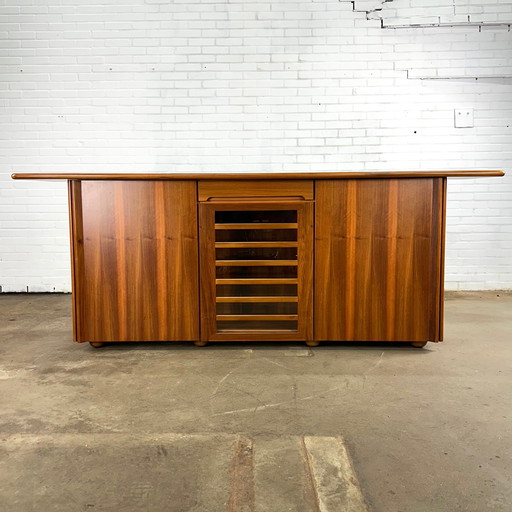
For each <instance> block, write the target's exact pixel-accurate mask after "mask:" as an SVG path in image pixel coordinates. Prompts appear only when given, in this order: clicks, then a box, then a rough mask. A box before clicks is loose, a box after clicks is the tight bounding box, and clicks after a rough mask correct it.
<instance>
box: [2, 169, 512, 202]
mask: <svg viewBox="0 0 512 512" xmlns="http://www.w3.org/2000/svg"><path fill="white" fill-rule="evenodd" d="M504 175H505V173H504V172H503V171H501V170H487V169H486V170H473V169H472V170H446V171H341V172H336V171H329V172H316V171H313V172H285V173H282V172H259V173H251V172H243V173H163V174H162V173H69V172H62V173H47V172H44V173H20V172H16V173H14V174H12V175H11V177H12V179H14V180H94V181H97V180H116V181H117V180H144V181H148V180H179V181H181V180H201V181H203V180H229V181H233V180H243V181H244V182H247V181H251V180H273V181H274V180H276V181H278V180H283V179H284V180H307V179H311V180H336V179H340V180H344V179H353V178H361V179H372V178H450V177H453V178H461V177H467V178H473V177H478V176H481V177H488V176H504ZM289 186H290V185H289V182H288V183H287V187H288V188H287V192H289V193H290V191H289ZM279 195H282V189H281V190H280V191H279ZM308 199H311V198H309V197H308Z"/></svg>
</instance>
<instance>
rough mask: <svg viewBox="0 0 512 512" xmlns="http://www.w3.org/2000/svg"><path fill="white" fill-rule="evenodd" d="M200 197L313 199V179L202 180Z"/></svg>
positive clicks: (208, 199) (202, 198)
mask: <svg viewBox="0 0 512 512" xmlns="http://www.w3.org/2000/svg"><path fill="white" fill-rule="evenodd" d="M198 197H199V201H210V200H212V199H219V200H225V199H227V198H237V197H238V198H239V197H253V198H258V199H261V198H273V197H293V198H296V199H308V200H311V199H313V180H274V181H272V180H267V179H264V180H245V181H243V182H241V181H240V180H213V181H212V180H200V181H199V183H198Z"/></svg>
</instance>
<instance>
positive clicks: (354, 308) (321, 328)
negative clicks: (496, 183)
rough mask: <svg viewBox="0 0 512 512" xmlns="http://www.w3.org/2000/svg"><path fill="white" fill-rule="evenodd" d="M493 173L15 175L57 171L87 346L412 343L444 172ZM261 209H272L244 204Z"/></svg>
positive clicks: (78, 331) (431, 312) (439, 273)
mask: <svg viewBox="0 0 512 512" xmlns="http://www.w3.org/2000/svg"><path fill="white" fill-rule="evenodd" d="M503 174H504V173H503V172H502V171H414V172H403V171H400V172H340V173H274V174H273V173H248V174H201V173H199V174H15V175H13V178H15V179H68V180H69V181H68V187H69V209H70V230H71V257H72V269H73V270H72V285H73V336H74V339H75V340H76V341H79V342H91V345H92V346H95V347H96V346H101V345H102V344H103V342H110V341H174V340H180V341H181V340H183V341H184V340H191V341H194V342H195V343H196V344H197V345H204V344H206V343H207V342H208V341H229V340H233V341H235V340H240V341H262V340H274V341H281V340H303V341H305V342H306V343H307V344H308V345H309V346H316V345H317V344H318V343H319V342H320V341H333V340H336V341H337V340H340V341H404V342H410V343H412V344H413V346H417V347H420V346H423V345H424V344H425V342H427V341H440V340H442V337H443V272H444V236H445V232H444V231H445V216H446V214H445V206H446V181H447V180H446V178H447V177H476V176H484V177H489V176H503ZM198 200H201V201H200V202H199V203H198ZM314 205H315V206H314ZM198 208H199V210H200V223H199V224H200V228H201V229H200V236H198V230H199V226H198V216H197V211H198ZM295 210H296V212H295ZM236 211H238V212H239V213H238V214H237V215H238V217H237V218H235V219H234V220H233V219H232V220H229V219H230V215H231V216H232V212H236ZM240 211H241V213H242V214H241V215H239V214H240ZM258 211H265V215H266V216H267V217H268V218H265V219H263V218H256V219H254V218H251V215H253V214H254V212H258ZM272 211H274V212H273V213H271V214H270V213H269V212H272ZM313 211H314V212H315V213H314V217H315V240H314V241H313ZM216 212H220V213H219V218H218V219H217V220H216V218H215V216H216ZM230 212H231V213H230ZM244 212H245V213H244ZM248 212H251V213H250V214H249V213H248ZM272 230H275V232H274V233H273V234H272ZM247 231H250V234H248V233H247ZM276 233H277V234H279V236H278V235H276ZM286 233H288V235H287V234H286ZM290 233H291V234H290ZM292 235H293V236H292ZM198 251H200V254H201V262H200V267H201V273H200V279H199V262H198V258H199V256H198ZM274 253H275V254H274ZM313 254H314V256H315V258H314V265H315V268H314V278H315V282H314V286H313ZM313 288H314V291H313ZM219 290H222V291H219ZM241 290H251V291H250V292H246V291H241ZM313 294H314V315H313ZM199 301H201V311H200V308H199V306H200V304H199ZM200 324H201V329H200ZM313 324H314V325H313ZM248 325H250V326H252V328H249V327H247V326H248ZM244 326H245V327H244ZM313 327H314V332H313Z"/></svg>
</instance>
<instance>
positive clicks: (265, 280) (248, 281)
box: [215, 277, 299, 284]
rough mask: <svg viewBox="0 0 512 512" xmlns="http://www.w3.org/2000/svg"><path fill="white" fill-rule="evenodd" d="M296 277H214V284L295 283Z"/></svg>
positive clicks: (296, 281)
mask: <svg viewBox="0 0 512 512" xmlns="http://www.w3.org/2000/svg"><path fill="white" fill-rule="evenodd" d="M298 281H299V280H298V279H297V278H296V277H287V278H280V277H276V278H274V279H273V278H267V277H250V278H249V277H247V278H238V279H216V280H215V284H297V283H298Z"/></svg>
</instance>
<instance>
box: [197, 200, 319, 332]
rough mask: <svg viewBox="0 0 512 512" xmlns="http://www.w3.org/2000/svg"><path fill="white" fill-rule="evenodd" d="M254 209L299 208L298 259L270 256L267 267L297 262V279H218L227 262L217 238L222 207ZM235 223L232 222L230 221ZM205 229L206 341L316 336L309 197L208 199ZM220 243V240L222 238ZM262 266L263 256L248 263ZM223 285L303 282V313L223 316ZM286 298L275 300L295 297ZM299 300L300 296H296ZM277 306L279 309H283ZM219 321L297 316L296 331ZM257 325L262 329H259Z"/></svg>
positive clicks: (202, 209) (202, 217)
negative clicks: (219, 289) (232, 326)
mask: <svg viewBox="0 0 512 512" xmlns="http://www.w3.org/2000/svg"><path fill="white" fill-rule="evenodd" d="M230 210H232V211H240V210H242V211H250V210H256V211H260V210H270V211H279V210H296V211H297V222H296V223H294V224H293V226H291V225H290V226H289V227H293V228H296V229H297V241H296V244H297V251H298V255H299V257H298V260H296V261H293V262H290V261H289V260H269V261H268V265H266V266H267V267H269V266H276V265H277V263H276V261H279V262H280V263H281V265H280V266H297V276H298V277H297V278H286V277H282V278H280V277H275V278H266V277H262V278H251V277H244V278H242V277H241V278H217V277H216V267H217V266H222V265H224V261H222V262H219V263H217V262H218V260H216V254H215V249H216V242H215V228H216V223H215V212H216V211H230ZM228 224H230V225H231V223H228ZM283 225H284V226H288V225H287V224H286V223H276V224H275V226H276V227H277V228H279V227H282V226H283ZM199 227H200V228H199V232H200V236H199V238H200V251H199V253H200V268H201V338H202V340H203V341H230V340H240V341H265V340H267V341H269V340H276V341H279V340H309V339H311V337H312V330H313V329H312V328H313V323H312V300H313V299H312V290H313V248H312V242H313V239H312V234H313V204H312V203H311V202H308V201H295V202H290V201H286V202H282V201H279V202H259V203H255V202H245V201H243V200H241V201H237V202H234V201H230V202H224V203H220V202H203V203H200V205H199ZM246 227H251V228H252V229H254V228H256V229H257V228H258V227H259V226H258V225H257V224H256V225H255V224H247V225H246ZM217 243H218V242H217ZM252 263H253V264H254V265H253V266H254V267H255V268H261V267H262V266H265V265H263V264H262V260H256V261H255V262H254V260H252V261H251V260H248V261H247V262H246V263H244V264H243V265H247V266H252ZM219 284H225V285H228V284H231V285H236V284H257V285H270V284H272V285H289V284H297V298H296V300H297V307H298V309H297V314H296V315H295V314H294V315H285V314H276V313H273V314H268V315H258V314H255V315H242V314H238V315H235V314H229V315H217V310H216V307H217V306H216V305H217V303H226V302H228V301H227V300H224V299H223V298H220V300H217V297H216V285H219ZM279 299H280V298H275V299H272V300H271V301H270V302H271V303H275V304H276V305H277V306H279V303H290V302H291V301H290V297H286V300H279ZM292 299H294V300H295V298H292ZM234 302H235V303H243V302H252V303H258V302H263V301H262V300H259V299H251V300H248V301H245V300H243V299H240V298H237V299H236V300H235V301H234ZM277 306H276V307H277ZM217 320H226V321H231V320H260V321H265V320H269V321H272V320H276V321H281V320H297V322H298V325H297V329H296V330H290V329H279V330H277V329H276V330H270V329H269V330H265V329H259V330H258V331H257V332H256V331H255V330H253V329H250V330H249V329H245V330H244V329H238V330H236V331H231V330H229V331H226V330H222V329H220V330H218V329H217V323H216V322H217ZM255 329H257V327H255Z"/></svg>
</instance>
